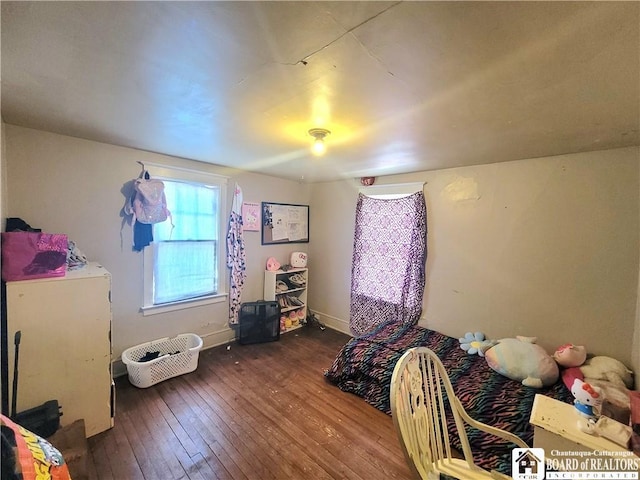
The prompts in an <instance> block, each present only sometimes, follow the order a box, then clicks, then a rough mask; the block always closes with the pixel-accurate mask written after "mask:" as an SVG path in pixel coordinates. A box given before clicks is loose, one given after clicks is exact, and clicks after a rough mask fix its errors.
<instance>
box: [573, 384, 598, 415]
mask: <svg viewBox="0 0 640 480" xmlns="http://www.w3.org/2000/svg"><path fill="white" fill-rule="evenodd" d="M571 393H572V394H573V396H574V398H575V400H574V401H573V404H574V406H575V407H576V410H578V413H579V414H580V415H582V416H583V417H587V418H593V419H595V418H598V417H599V416H600V408H601V407H602V400H603V395H602V390H600V389H599V388H598V387H594V386H593V385H591V384H589V383H585V382H583V381H582V380H580V379H579V378H576V379H575V380H574V382H573V386H572V387H571Z"/></svg>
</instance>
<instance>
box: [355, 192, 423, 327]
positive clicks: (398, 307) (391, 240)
mask: <svg viewBox="0 0 640 480" xmlns="http://www.w3.org/2000/svg"><path fill="white" fill-rule="evenodd" d="M426 259H427V209H426V206H425V200H424V193H423V192H421V191H420V192H416V193H414V194H413V195H409V196H407V197H402V198H397V199H393V200H387V199H378V198H372V197H367V196H365V195H362V194H360V196H359V197H358V204H357V206H356V231H355V239H354V244H353V265H352V267H351V318H350V320H349V326H350V328H351V332H352V333H353V334H354V335H355V336H360V335H363V334H365V333H367V332H369V331H371V330H372V329H373V328H375V327H377V326H378V325H380V324H382V323H384V322H387V321H390V320H394V321H396V322H397V323H399V324H402V323H411V324H414V323H417V322H418V320H419V319H420V314H421V313H422V296H423V293H424V285H425V262H426Z"/></svg>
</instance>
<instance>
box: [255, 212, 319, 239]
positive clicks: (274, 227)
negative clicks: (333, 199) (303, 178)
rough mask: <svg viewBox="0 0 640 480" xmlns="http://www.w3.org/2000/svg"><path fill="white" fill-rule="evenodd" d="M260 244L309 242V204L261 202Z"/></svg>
mask: <svg viewBox="0 0 640 480" xmlns="http://www.w3.org/2000/svg"><path fill="white" fill-rule="evenodd" d="M261 212H262V222H261V225H262V245H278V244H283V243H309V205H297V204H292V203H274V202H262V207H261Z"/></svg>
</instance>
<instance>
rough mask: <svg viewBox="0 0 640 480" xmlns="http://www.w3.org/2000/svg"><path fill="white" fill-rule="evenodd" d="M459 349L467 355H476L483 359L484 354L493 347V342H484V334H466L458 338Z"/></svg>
mask: <svg viewBox="0 0 640 480" xmlns="http://www.w3.org/2000/svg"><path fill="white" fill-rule="evenodd" d="M458 341H459V342H460V348H462V350H464V351H465V352H467V353H468V354H469V355H475V354H476V353H477V354H478V355H480V356H481V357H484V352H485V351H486V350H488V349H489V348H491V347H492V346H493V345H495V342H494V341H493V340H486V339H485V338H484V333H480V332H476V333H471V332H467V333H465V334H464V337H462V338H459V339H458Z"/></svg>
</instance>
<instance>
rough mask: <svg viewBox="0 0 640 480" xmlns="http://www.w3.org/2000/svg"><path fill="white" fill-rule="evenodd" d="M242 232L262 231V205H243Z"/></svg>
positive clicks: (247, 203)
mask: <svg viewBox="0 0 640 480" xmlns="http://www.w3.org/2000/svg"><path fill="white" fill-rule="evenodd" d="M242 230H243V231H245V232H259V231H260V204H259V203H258V202H244V203H243V204H242Z"/></svg>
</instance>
